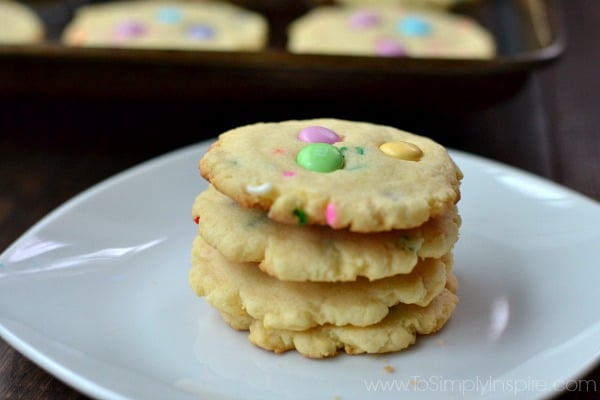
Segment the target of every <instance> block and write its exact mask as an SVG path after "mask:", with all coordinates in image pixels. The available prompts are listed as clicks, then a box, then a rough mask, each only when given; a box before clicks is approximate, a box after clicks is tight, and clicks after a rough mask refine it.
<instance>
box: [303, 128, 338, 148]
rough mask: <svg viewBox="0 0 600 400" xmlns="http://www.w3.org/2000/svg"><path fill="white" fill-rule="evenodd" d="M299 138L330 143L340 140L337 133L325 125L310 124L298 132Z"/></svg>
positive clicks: (306, 140) (310, 141) (305, 140)
mask: <svg viewBox="0 0 600 400" xmlns="http://www.w3.org/2000/svg"><path fill="white" fill-rule="evenodd" d="M298 139H300V140H301V141H303V142H308V143H329V144H333V143H336V142H339V141H340V137H339V136H338V134H337V133H335V132H334V131H332V130H331V129H327V128H325V127H323V126H308V127H306V128H304V129H302V130H301V131H300V133H298Z"/></svg>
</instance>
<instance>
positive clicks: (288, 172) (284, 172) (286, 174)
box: [283, 171, 296, 177]
mask: <svg viewBox="0 0 600 400" xmlns="http://www.w3.org/2000/svg"><path fill="white" fill-rule="evenodd" d="M294 175H296V173H295V172H294V171H283V176H287V177H290V176H294Z"/></svg>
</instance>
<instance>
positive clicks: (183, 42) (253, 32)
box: [62, 0, 268, 51]
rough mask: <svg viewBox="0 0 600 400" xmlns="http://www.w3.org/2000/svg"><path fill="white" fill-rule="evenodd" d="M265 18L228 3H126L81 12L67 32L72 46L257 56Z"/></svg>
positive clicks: (264, 34) (66, 38) (158, 0)
mask: <svg viewBox="0 0 600 400" xmlns="http://www.w3.org/2000/svg"><path fill="white" fill-rule="evenodd" d="M267 32H268V28H267V22H266V20H265V18H264V17H263V16H261V15H259V14H257V13H255V12H251V11H248V10H245V9H242V8H240V7H237V6H234V5H232V4H229V3H226V2H211V1H181V0H175V1H161V0H150V1H123V2H109V3H103V4H93V5H88V6H84V7H82V8H80V9H79V10H78V11H77V13H76V15H75V18H74V19H73V21H72V22H71V23H70V24H69V25H68V26H67V28H66V29H65V31H64V33H63V36H62V41H63V43H65V44H66V45H70V46H92V47H106V46H108V47H129V48H131V47H134V48H159V49H186V50H224V51H225V50H227V51H234V50H235V51H256V50H260V49H262V48H263V47H264V46H265V45H266V42H267Z"/></svg>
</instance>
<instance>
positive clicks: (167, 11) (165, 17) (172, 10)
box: [156, 7, 183, 24]
mask: <svg viewBox="0 0 600 400" xmlns="http://www.w3.org/2000/svg"><path fill="white" fill-rule="evenodd" d="M156 19H157V20H158V21H159V22H162V23H163V24H176V23H179V22H181V21H182V20H183V13H182V12H181V10H180V9H179V8H176V7H161V8H160V9H159V10H158V11H157V12H156Z"/></svg>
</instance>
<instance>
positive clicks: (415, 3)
mask: <svg viewBox="0 0 600 400" xmlns="http://www.w3.org/2000/svg"><path fill="white" fill-rule="evenodd" d="M475 1H476V0H337V1H336V3H339V4H346V5H353V6H363V7H364V6H370V5H379V6H383V5H394V6H398V5H400V6H409V7H440V8H446V9H447V8H453V7H456V6H458V5H459V4H464V3H473V2H475Z"/></svg>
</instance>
